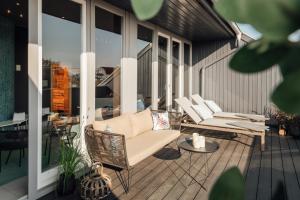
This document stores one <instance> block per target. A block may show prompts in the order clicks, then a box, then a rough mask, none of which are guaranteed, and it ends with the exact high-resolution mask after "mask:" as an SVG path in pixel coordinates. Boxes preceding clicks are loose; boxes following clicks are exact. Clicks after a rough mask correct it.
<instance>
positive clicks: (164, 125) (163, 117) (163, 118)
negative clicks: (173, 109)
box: [152, 112, 170, 131]
mask: <svg viewBox="0 0 300 200" xmlns="http://www.w3.org/2000/svg"><path fill="white" fill-rule="evenodd" d="M152 120H153V130H155V131H157V130H166V129H170V121H169V113H168V112H157V113H153V114H152Z"/></svg>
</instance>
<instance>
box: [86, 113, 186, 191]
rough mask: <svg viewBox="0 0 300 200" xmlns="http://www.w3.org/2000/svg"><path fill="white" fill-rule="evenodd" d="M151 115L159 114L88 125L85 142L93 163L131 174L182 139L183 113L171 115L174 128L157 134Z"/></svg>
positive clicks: (135, 115) (146, 114)
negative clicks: (164, 148)
mask: <svg viewBox="0 0 300 200" xmlns="http://www.w3.org/2000/svg"><path fill="white" fill-rule="evenodd" d="M152 112H159V111H150V110H149V109H147V110H144V111H142V112H139V113H135V114H124V115H122V116H119V117H115V118H113V119H109V120H104V121H95V122H94V123H93V124H92V125H88V126H87V127H86V129H85V130H86V131H85V133H86V134H85V138H86V145H87V149H88V152H89V155H90V157H91V160H92V162H101V163H103V164H106V165H109V166H112V167H117V168H120V169H127V170H128V172H129V170H130V169H132V168H133V167H134V166H135V165H136V164H137V163H139V162H141V161H142V160H144V159H145V158H147V157H149V156H151V155H153V154H154V153H156V152H157V151H159V150H160V149H162V148H163V147H164V146H166V145H168V144H169V143H171V142H172V141H174V140H176V139H177V138H178V137H179V136H180V128H181V127H180V126H181V113H177V112H169V121H170V127H171V128H170V129H168V130H157V131H155V130H153V122H152V114H151V113H152ZM107 129H110V130H109V131H107ZM128 178H129V177H128ZM124 189H125V191H127V189H126V188H124ZM128 189H129V185H128Z"/></svg>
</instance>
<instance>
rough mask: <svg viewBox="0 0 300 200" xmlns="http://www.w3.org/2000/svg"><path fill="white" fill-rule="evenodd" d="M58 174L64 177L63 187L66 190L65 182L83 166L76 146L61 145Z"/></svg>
mask: <svg viewBox="0 0 300 200" xmlns="http://www.w3.org/2000/svg"><path fill="white" fill-rule="evenodd" d="M59 164H60V171H61V172H60V173H61V174H62V175H63V176H64V179H63V181H64V187H63V188H66V185H67V180H70V178H71V177H72V176H73V175H75V172H76V170H77V169H78V168H79V167H80V165H81V164H83V157H82V153H81V150H80V148H79V146H78V145H75V146H74V145H67V144H65V143H64V142H62V143H61V149H60V158H59Z"/></svg>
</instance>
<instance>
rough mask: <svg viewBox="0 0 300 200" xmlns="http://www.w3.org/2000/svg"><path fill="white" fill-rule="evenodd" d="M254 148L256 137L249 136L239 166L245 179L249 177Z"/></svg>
mask: <svg viewBox="0 0 300 200" xmlns="http://www.w3.org/2000/svg"><path fill="white" fill-rule="evenodd" d="M253 146H254V136H247V142H246V144H245V145H244V150H243V153H242V157H241V159H240V161H239V164H238V168H239V169H240V171H241V172H242V174H243V175H244V177H246V175H247V171H248V168H249V164H250V160H251V155H252V150H253Z"/></svg>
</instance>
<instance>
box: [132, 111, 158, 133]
mask: <svg viewBox="0 0 300 200" xmlns="http://www.w3.org/2000/svg"><path fill="white" fill-rule="evenodd" d="M130 120H131V124H132V131H133V136H136V135H138V134H141V133H143V132H146V131H150V130H152V127H153V123H152V116H151V111H150V110H149V109H146V110H144V111H142V112H138V113H135V114H133V115H130Z"/></svg>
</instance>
